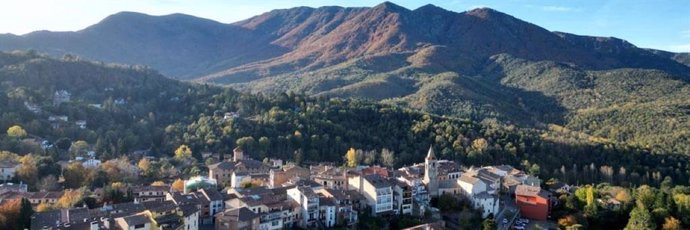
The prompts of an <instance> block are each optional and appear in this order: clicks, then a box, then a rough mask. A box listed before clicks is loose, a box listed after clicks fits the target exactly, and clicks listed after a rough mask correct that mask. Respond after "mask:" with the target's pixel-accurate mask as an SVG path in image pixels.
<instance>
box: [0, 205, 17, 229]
mask: <svg viewBox="0 0 690 230" xmlns="http://www.w3.org/2000/svg"><path fill="white" fill-rule="evenodd" d="M21 205H22V204H21V200H18V199H15V200H10V201H9V202H5V203H3V204H2V205H0V217H4V219H0V229H19V218H20V217H19V215H20V214H19V212H20V210H21Z"/></svg>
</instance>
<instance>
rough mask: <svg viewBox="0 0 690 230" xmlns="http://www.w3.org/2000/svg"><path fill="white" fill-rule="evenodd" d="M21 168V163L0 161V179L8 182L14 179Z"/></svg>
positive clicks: (7, 160)
mask: <svg viewBox="0 0 690 230" xmlns="http://www.w3.org/2000/svg"><path fill="white" fill-rule="evenodd" d="M18 168H19V162H17V161H15V160H9V159H6V160H0V177H1V178H0V179H2V180H3V181H8V180H12V179H14V177H15V176H16V174H17V169H18Z"/></svg>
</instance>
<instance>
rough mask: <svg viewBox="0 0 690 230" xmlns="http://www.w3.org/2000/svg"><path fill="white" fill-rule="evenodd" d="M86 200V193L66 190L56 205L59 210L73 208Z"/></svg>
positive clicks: (77, 190)
mask: <svg viewBox="0 0 690 230" xmlns="http://www.w3.org/2000/svg"><path fill="white" fill-rule="evenodd" d="M83 198H84V191H82V190H81V189H71V190H65V192H64V193H63V194H62V196H61V197H60V199H58V201H57V203H56V204H55V205H56V206H57V207H58V208H71V207H73V206H74V205H75V204H77V203H79V201H81V200H82V199H83Z"/></svg>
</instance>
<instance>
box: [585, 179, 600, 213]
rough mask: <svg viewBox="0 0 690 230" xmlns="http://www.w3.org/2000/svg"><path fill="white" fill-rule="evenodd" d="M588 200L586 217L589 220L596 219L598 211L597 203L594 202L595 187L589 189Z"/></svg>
mask: <svg viewBox="0 0 690 230" xmlns="http://www.w3.org/2000/svg"><path fill="white" fill-rule="evenodd" d="M586 200H587V205H586V206H585V215H586V216H587V217H589V218H596V216H597V214H598V211H597V203H596V202H594V187H593V186H588V187H587V194H586Z"/></svg>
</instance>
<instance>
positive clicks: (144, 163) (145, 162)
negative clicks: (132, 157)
mask: <svg viewBox="0 0 690 230" xmlns="http://www.w3.org/2000/svg"><path fill="white" fill-rule="evenodd" d="M137 167H139V171H141V172H142V173H144V174H145V175H146V174H148V172H149V170H150V169H151V161H149V159H146V158H142V159H141V160H139V163H137Z"/></svg>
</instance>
